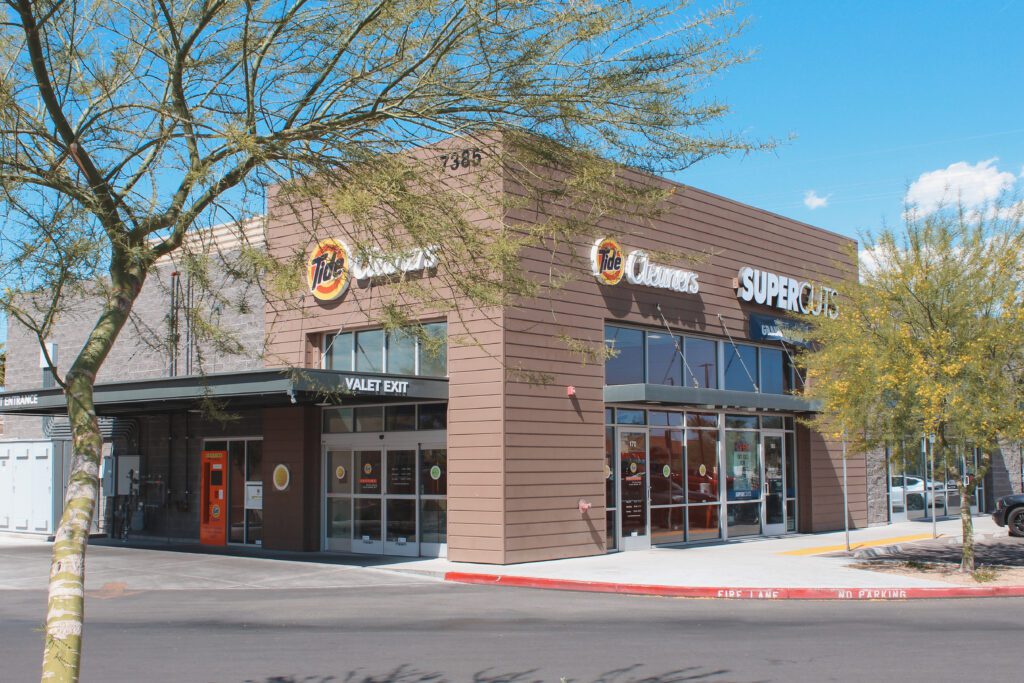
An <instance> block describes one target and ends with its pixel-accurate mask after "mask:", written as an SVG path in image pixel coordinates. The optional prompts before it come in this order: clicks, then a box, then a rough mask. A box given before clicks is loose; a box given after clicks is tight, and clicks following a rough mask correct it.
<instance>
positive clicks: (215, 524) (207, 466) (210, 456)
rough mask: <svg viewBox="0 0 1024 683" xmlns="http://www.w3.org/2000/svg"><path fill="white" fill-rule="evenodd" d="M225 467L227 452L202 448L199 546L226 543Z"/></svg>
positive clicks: (226, 464)
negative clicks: (203, 449)
mask: <svg viewBox="0 0 1024 683" xmlns="http://www.w3.org/2000/svg"><path fill="white" fill-rule="evenodd" d="M227 469H228V454H227V451H203V453H202V481H201V485H202V488H201V491H200V505H201V507H200V509H201V511H202V513H201V515H200V518H199V542H200V543H201V544H203V545H225V544H227V542H228V494H227V485H228V482H227V476H228V472H227Z"/></svg>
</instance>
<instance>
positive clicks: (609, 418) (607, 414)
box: [604, 408, 615, 425]
mask: <svg viewBox="0 0 1024 683" xmlns="http://www.w3.org/2000/svg"><path fill="white" fill-rule="evenodd" d="M604 423H605V424H606V425H613V424H615V408H605V409H604Z"/></svg>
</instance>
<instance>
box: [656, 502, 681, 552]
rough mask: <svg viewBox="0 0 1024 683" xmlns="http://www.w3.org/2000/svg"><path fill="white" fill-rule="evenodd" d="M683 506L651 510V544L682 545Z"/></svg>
mask: <svg viewBox="0 0 1024 683" xmlns="http://www.w3.org/2000/svg"><path fill="white" fill-rule="evenodd" d="M685 511H686V508H685V507H683V506H681V505H680V506H678V507H667V508H654V507H652V508H651V542H652V543H682V542H684V541H685V540H686V526H685V520H684V519H683V516H684V514H685Z"/></svg>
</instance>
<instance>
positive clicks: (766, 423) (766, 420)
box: [761, 415, 782, 429]
mask: <svg viewBox="0 0 1024 683" xmlns="http://www.w3.org/2000/svg"><path fill="white" fill-rule="evenodd" d="M761 428H762V429H782V417H781V416H779V415H762V416H761Z"/></svg>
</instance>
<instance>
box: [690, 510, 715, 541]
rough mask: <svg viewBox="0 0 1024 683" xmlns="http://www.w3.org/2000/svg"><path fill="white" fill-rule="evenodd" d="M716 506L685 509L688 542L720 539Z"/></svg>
mask: <svg viewBox="0 0 1024 683" xmlns="http://www.w3.org/2000/svg"><path fill="white" fill-rule="evenodd" d="M719 509H720V506H718V505H690V506H688V507H687V508H686V517H687V520H686V521H687V534H686V538H687V540H689V541H691V542H692V541H710V540H714V539H716V538H721V537H722V530H721V529H720V527H719V519H718V517H719V512H718V511H719Z"/></svg>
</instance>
